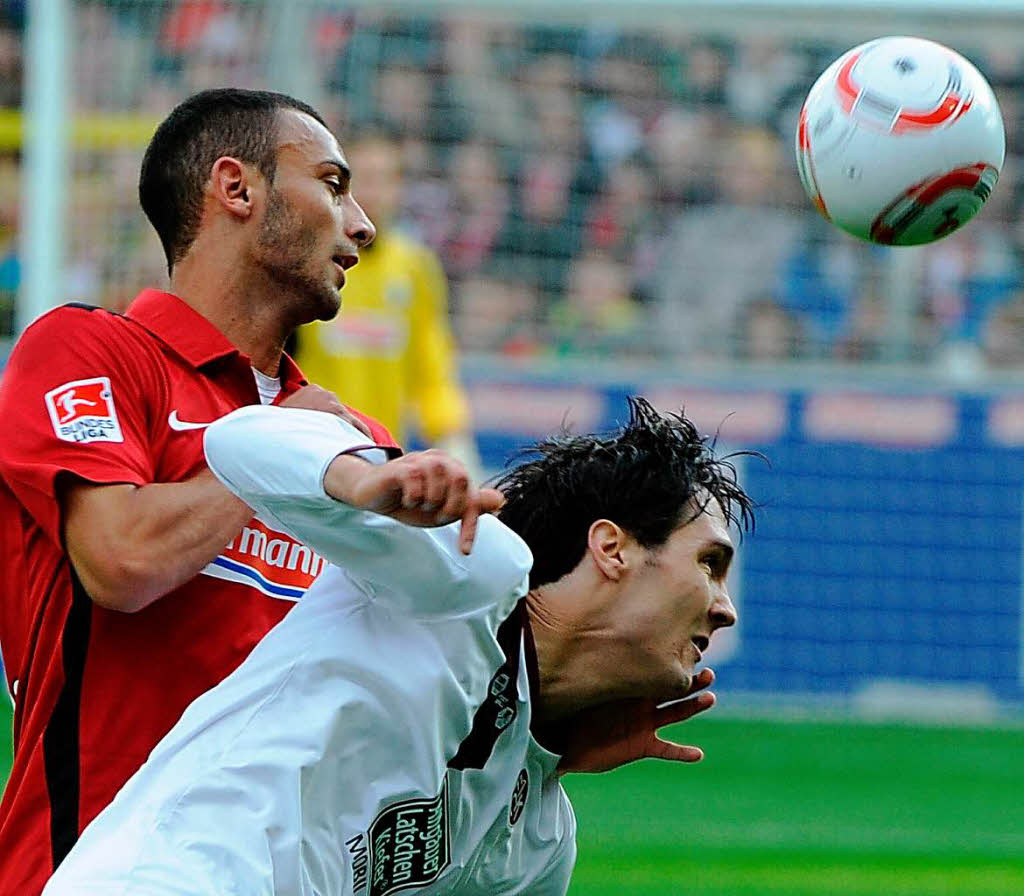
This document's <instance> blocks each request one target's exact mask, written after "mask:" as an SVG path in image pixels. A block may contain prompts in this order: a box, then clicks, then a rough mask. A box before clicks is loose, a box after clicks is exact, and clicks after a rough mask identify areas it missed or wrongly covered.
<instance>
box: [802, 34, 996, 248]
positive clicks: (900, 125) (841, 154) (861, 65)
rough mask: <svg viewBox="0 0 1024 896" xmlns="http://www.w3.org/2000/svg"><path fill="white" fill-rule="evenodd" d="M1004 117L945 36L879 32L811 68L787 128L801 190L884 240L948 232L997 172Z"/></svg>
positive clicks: (907, 242) (833, 216)
mask: <svg viewBox="0 0 1024 896" xmlns="http://www.w3.org/2000/svg"><path fill="white" fill-rule="evenodd" d="M1005 152H1006V138H1005V136H1004V133H1003V118H1002V115H1001V114H1000V112H999V105H998V103H997V102H996V98H995V96H994V95H993V93H992V88H991V87H989V85H988V82H987V81H986V80H985V79H984V77H982V75H981V73H980V72H979V71H978V70H977V69H976V68H975V67H974V66H973V65H971V63H969V62H968V61H967V60H966V59H964V58H963V57H962V56H960V55H959V54H958V53H955V52H953V51H952V50H950V49H949V48H948V47H944V46H942V45H941V44H936V43H933V42H932V41H928V40H921V39H920V38H916V37H882V38H879V39H877V40H873V41H869V42H868V43H866V44H861V45H860V46H858V47H854V48H853V49H852V50H850V51H849V52H847V53H844V54H843V55H842V56H840V57H839V59H837V60H836V61H835V62H833V63H832V65H830V66H829V67H828V69H826V70H825V73H824V74H823V75H822V76H821V77H820V78H818V80H817V81H816V82H815V84H814V86H813V87H812V88H811V91H810V93H809V94H808V95H807V100H806V101H805V102H804V105H803V108H802V109H801V110H800V123H799V127H798V129H797V136H796V155H797V165H798V167H799V169H800V179H801V181H803V185H804V189H805V190H806V191H807V195H808V196H810V197H811V200H812V201H813V202H814V204H815V206H816V207H817V208H818V210H819V211H820V212H821V213H822V214H823V215H824V216H825V217H826V218H828V220H830V221H831V222H832V223H833V224H835V225H836V226H837V227H840V228H841V229H843V230H845V231H846V232H847V233H850V234H852V235H853V236H856V237H859V238H860V239H863V240H868V241H869V242H873V243H881V244H883V245H887V246H916V245H920V244H922V243H930V242H932V241H933V240H937V239H940V238H942V237H944V236H948V235H949V234H951V233H952V232H953V231H955V230H957V229H958V228H960V227H962V226H963V225H964V224H966V223H967V222H968V221H969V220H970V219H971V218H973V217H974V216H975V215H976V214H977V213H978V211H979V209H980V208H981V207H982V205H984V204H985V200H986V199H988V197H989V195H990V194H991V192H992V188H993V187H994V186H995V184H996V181H997V180H998V178H999V172H1000V170H1001V169H1002V167H1003V157H1004V155H1005Z"/></svg>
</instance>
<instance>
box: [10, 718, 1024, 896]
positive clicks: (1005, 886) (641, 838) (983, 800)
mask: <svg viewBox="0 0 1024 896" xmlns="http://www.w3.org/2000/svg"><path fill="white" fill-rule="evenodd" d="M0 731H3V732H4V736H2V737H0V780H3V779H5V778H6V774H7V769H8V767H9V763H10V743H9V737H8V733H9V732H10V711H9V709H8V707H7V706H6V705H5V704H4V703H3V701H0ZM675 735H676V736H677V738H678V739H680V740H684V741H686V742H688V743H697V744H700V745H701V746H702V747H704V749H705V752H706V753H707V758H706V759H705V760H704V762H702V763H701V764H700V765H695V766H672V765H668V764H665V763H656V762H651V761H648V762H642V763H638V764H635V765H632V766H629V767H627V768H623V769H620V770H619V771H617V772H613V773H611V774H608V775H595V776H586V775H577V776H571V777H569V778H567V779H566V781H565V783H566V787H567V789H568V790H569V792H570V793H571V794H572V798H573V804H574V806H575V807H576V814H577V818H578V820H579V862H578V864H577V869H576V875H575V877H574V882H573V886H572V890H571V896H698V894H699V896H1020V894H1024V786H1022V783H1021V770H1022V769H1024V730H1021V729H1009V730H998V729H975V728H921V727H910V726H906V727H904V726H896V725H884V726H883V725H867V724H845V725H844V724H822V723H809V722H770V721H745V720H738V719H732V718H721V717H719V718H717V719H715V718H703V719H697V720H694V721H692V722H689V723H687V724H685V725H683V726H680V727H679V728H678V729H677V730H676V731H675Z"/></svg>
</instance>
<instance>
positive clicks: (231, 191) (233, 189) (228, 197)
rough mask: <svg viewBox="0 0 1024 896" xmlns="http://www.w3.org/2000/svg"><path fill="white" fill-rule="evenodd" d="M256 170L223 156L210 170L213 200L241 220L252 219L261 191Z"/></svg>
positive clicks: (259, 179)
mask: <svg viewBox="0 0 1024 896" xmlns="http://www.w3.org/2000/svg"><path fill="white" fill-rule="evenodd" d="M261 180H262V179H261V178H259V177H258V175H257V173H256V171H255V169H254V168H253V167H252V166H251V165H247V164H246V163H245V162H240V161H239V160H238V159H236V158H233V157H232V156H221V157H220V158H219V159H217V161H216V162H214V163H213V168H212V169H211V170H210V192H211V194H212V199H213V200H214V202H216V203H217V204H218V205H219V206H220V207H221V208H223V209H224V210H225V211H226V212H228V213H229V214H231V215H234V216H235V217H236V218H238V219H239V220H245V219H247V218H250V217H252V214H253V212H254V211H255V207H256V203H257V201H258V199H259V193H260V189H261V183H260V182H261Z"/></svg>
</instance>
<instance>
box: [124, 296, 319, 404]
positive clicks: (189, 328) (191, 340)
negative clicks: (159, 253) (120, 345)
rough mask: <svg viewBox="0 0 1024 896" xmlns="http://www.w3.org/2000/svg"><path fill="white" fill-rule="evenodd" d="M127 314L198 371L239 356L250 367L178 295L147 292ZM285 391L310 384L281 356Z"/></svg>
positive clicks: (241, 357)
mask: <svg viewBox="0 0 1024 896" xmlns="http://www.w3.org/2000/svg"><path fill="white" fill-rule="evenodd" d="M125 315H126V316H127V317H129V318H131V319H132V320H134V321H135V322H136V323H139V324H141V325H142V326H143V327H145V328H146V329H147V330H149V332H150V333H152V334H153V335H154V336H156V338H157V339H159V340H160V341H161V342H163V343H165V344H166V345H167V346H169V347H170V348H171V349H173V350H174V351H175V352H177V353H178V354H179V355H181V357H182V358H184V359H185V360H186V361H188V362H189V364H191V365H192V366H193V367H195V368H196V369H198V368H200V367H204V366H206V365H207V364H211V363H213V362H214V361H219V360H221V359H222V358H228V357H231V356H234V357H236V358H237V359H238V360H239V361H241V362H243V363H244V364H245V366H246V367H247V368H248V367H250V366H251V363H250V360H249V358H248V357H247V356H246V355H244V354H242V352H240V351H239V350H238V349H237V348H235V346H233V345H232V344H231V343H230V342H229V341H228V338H227V337H226V336H225V335H224V334H223V333H221V331H220V330H218V329H217V328H216V327H215V326H214V325H213V324H211V323H210V322H209V321H208V320H207V319H206V318H205V317H203V316H202V315H201V314H200V313H199V312H198V311H196V310H195V309H194V308H192V307H191V306H190V305H189V304H188V303H186V302H184V301H183V300H182V299H180V298H179V297H178V296H176V295H173V294H171V293H169V292H161V291H160V290H158V289H144V290H143V291H142V292H140V293H139V295H138V296H137V297H136V298H135V301H133V302H132V303H131V305H129V306H128V310H127V311H126V312H125ZM280 375H281V391H282V394H284V395H286V394H288V393H289V392H293V391H295V389H297V388H299V387H300V386H305V385H306V378H305V377H304V376H303V375H302V371H301V370H299V368H298V366H297V365H296V363H295V362H294V361H293V360H292V359H291V358H290V357H288V355H282V356H281V374H280Z"/></svg>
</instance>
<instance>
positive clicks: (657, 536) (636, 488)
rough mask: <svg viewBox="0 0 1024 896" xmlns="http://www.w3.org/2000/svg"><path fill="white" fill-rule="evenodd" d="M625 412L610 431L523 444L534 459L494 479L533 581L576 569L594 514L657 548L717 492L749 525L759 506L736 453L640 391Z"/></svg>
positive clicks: (735, 519)
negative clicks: (739, 474)
mask: <svg viewBox="0 0 1024 896" xmlns="http://www.w3.org/2000/svg"><path fill="white" fill-rule="evenodd" d="M629 410H630V417H629V422H628V423H627V424H626V425H625V426H623V427H621V428H620V429H619V430H617V431H615V432H613V433H611V434H608V435H586V436H572V435H568V434H566V435H562V436H558V437H554V438H550V439H545V440H544V441H542V442H539V443H538V444H536V445H534V446H532V447H531V448H528V449H526V451H527V453H528V454H529V455H530V458H529V459H528V460H526V461H525V462H524V463H523V464H521V465H520V466H518V467H516V468H515V469H512V470H510V471H509V472H507V473H505V474H504V475H503V476H502V477H501V478H500V479H499V480H498V482H497V483H496V487H497V488H499V489H501V491H502V492H503V493H504V495H505V502H506V503H505V505H504V506H503V507H502V508H501V511H500V517H501V521H502V522H503V523H505V525H506V526H508V527H509V528H510V529H512V530H513V531H514V532H516V533H518V534H519V536H520V537H521V538H522V539H523V540H524V541H525V542H526V544H527V545H528V546H529V548H530V550H531V551H532V552H533V569H532V571H531V572H530V587H534V588H535V587H537V586H538V585H543V584H546V583H548V582H555V581H557V580H558V579H560V578H561V577H562V576H564V575H566V574H567V573H569V572H571V571H572V570H573V569H575V568H576V566H577V564H578V563H579V562H580V560H581V559H582V558H583V555H584V552H585V551H586V548H587V537H588V533H589V531H590V526H591V524H592V523H593V522H594V521H595V520H599V519H608V520H611V521H612V522H614V523H617V524H618V525H619V526H621V527H622V529H623V530H625V531H626V532H628V533H629V534H630V535H631V536H633V538H635V539H636V540H637V541H638V542H639V543H640V544H641V545H643V546H644V547H645V548H649V549H656V548H658V547H661V546H662V545H664V544H665V542H666V541H668V538H669V536H670V535H671V534H672V533H673V532H674V531H675V530H676V529H677V528H678V527H679V526H681V525H683V524H684V523H688V522H692V521H693V520H695V519H696V518H697V517H698V516H700V515H701V513H703V512H704V511H705V510H706V509H707V506H708V504H709V503H710V502H711V500H712V499H714V500H716V501H717V502H718V503H719V505H721V508H722V512H723V513H724V515H725V519H726V521H727V522H729V523H736V524H738V525H740V526H741V527H742V529H743V530H746V531H749V530H750V529H752V528H753V525H754V509H755V506H756V505H755V503H754V501H753V500H752V499H751V498H750V497H749V496H748V495H747V494H746V492H745V491H744V490H743V489H742V488H741V486H740V485H739V483H738V482H737V479H736V468H735V466H733V464H732V463H731V462H730V460H729V458H730V457H734V456H735V455H728V456H726V457H722V458H716V457H715V454H714V442H713V440H711V439H709V438H706V437H703V436H701V435H700V433H699V432H698V431H697V428H696V427H695V426H694V425H693V423H691V422H690V421H689V420H687V419H686V417H685V416H683V414H660V413H659V412H658V411H656V410H655V409H654V408H653V407H652V406H651V404H650V403H649V402H647V401H646V400H645V399H643V398H630V399H629ZM743 453H750V452H743Z"/></svg>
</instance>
